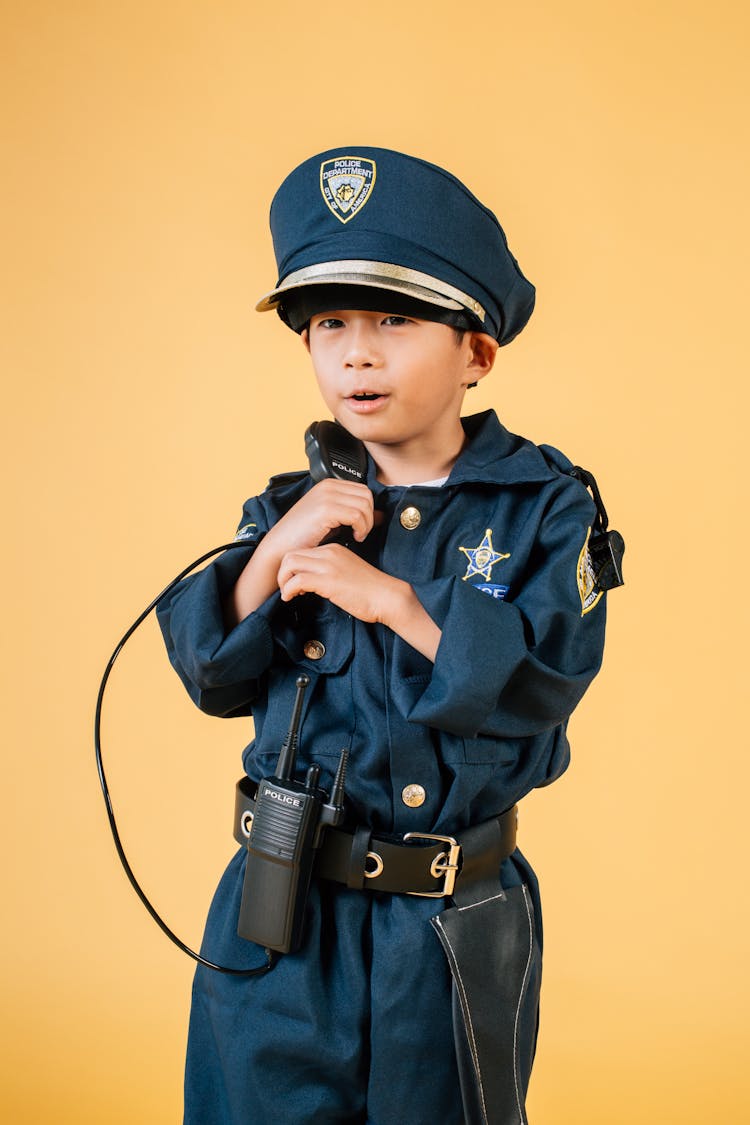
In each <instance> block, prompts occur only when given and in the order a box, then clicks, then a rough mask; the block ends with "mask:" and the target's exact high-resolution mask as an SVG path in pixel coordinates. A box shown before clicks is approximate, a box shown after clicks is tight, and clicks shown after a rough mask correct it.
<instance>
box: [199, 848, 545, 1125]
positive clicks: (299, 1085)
mask: <svg viewBox="0 0 750 1125" xmlns="http://www.w3.org/2000/svg"><path fill="white" fill-rule="evenodd" d="M243 872H244V855H243V853H242V852H239V853H238V854H237V855H236V856H235V858H234V859H233V860H232V862H231V863H230V865H229V867H228V868H227V871H226V872H225V874H224V877H223V878H222V881H221V883H220V884H219V887H218V889H217V892H216V895H215V897H214V900H213V903H212V906H211V910H210V912H209V917H208V923H207V926H206V934H205V939H204V943H203V952H204V955H205V956H207V957H209V958H210V959H212V960H215V961H219V962H220V963H222V964H225V965H233V966H238V967H243V968H244V967H251V966H254V965H260V964H262V963H263V962H264V960H265V954H264V951H263V950H262V949H261V948H260V947H258V946H254V945H253V944H251V943H249V942H246V941H244V940H243V939H241V938H239V937H238V936H237V934H236V924H237V915H238V910H239V902H240V896H241V891H242V876H243ZM444 907H445V904H444V902H443V901H442V900H430V899H421V898H414V897H410V896H403V895H387V894H374V893H370V892H363V891H357V890H349V889H348V888H346V887H344V886H341V885H339V884H334V883H328V882H323V881H321V882H320V883H317V884H313V886H312V887H311V891H310V901H309V910H308V914H309V917H308V922H307V931H306V939H305V944H304V946H303V948H302V950H301V951H300V952H298V953H295V954H288V955H286V956H282V957H280V958H279V960H278V962H277V964H276V967H275V968H274V969H272V970H271V972H269V973H267V974H266V975H265V976H261V977H255V978H244V979H243V978H240V977H232V976H228V975H223V974H220V973H217V972H215V971H213V970H210V969H205V968H203V967H201V966H199V967H198V969H197V971H196V975H195V981H194V986H193V1004H192V1010H191V1017H190V1031H189V1038H188V1052H187V1065H186V1075H185V1125H277V1123H278V1122H279V1121H283V1122H284V1123H285V1125H306V1123H309V1125H313V1123H315V1125H334V1123H337V1122H341V1123H343V1122H346V1123H347V1125H403V1122H405V1121H408V1122H409V1125H436V1123H437V1122H439V1123H440V1125H463V1122H464V1114H463V1106H462V1098H461V1090H460V1084H459V1076H458V1067H457V1063H456V1054H455V1046H454V1037H453V1016H452V985H451V974H450V969H449V966H448V962H447V960H446V957H445V954H444V953H443V950H442V948H441V945H440V942H439V940H438V938H437V935H436V934H435V932H434V930H433V927H432V926H431V925H430V923H429V918H430V917H431V916H432V915H435V914H438V913H439V912H440V911H441V910H443V909H444ZM535 1034H536V1032H535V1028H534V1038H535Z"/></svg>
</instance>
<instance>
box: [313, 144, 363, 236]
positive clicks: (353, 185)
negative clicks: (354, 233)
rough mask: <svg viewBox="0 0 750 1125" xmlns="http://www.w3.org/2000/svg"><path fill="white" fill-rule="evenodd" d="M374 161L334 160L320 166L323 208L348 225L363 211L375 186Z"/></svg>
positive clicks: (353, 158) (339, 157)
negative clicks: (324, 206)
mask: <svg viewBox="0 0 750 1125" xmlns="http://www.w3.org/2000/svg"><path fill="white" fill-rule="evenodd" d="M375 172H376V168H375V161H374V160H367V159H366V157H363V156H337V157H336V158H335V159H334V160H324V161H323V163H322V164H321V165H320V190H321V192H322V193H323V199H324V200H325V204H326V207H327V208H328V210H329V211H330V212H331V214H332V215H335V216H336V218H337V219H338V220H339V222H342V223H348V222H349V220H350V219H353V218H354V216H355V215H356V214H357V212H358V211H361V209H362V208H363V207H364V205H365V203H367V200H368V199H369V198H370V195H371V194H372V189H373V186H374V184H375Z"/></svg>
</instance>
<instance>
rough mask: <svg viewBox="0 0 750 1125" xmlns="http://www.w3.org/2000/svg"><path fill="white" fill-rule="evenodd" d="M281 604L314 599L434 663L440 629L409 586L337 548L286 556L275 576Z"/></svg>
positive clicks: (298, 552)
mask: <svg viewBox="0 0 750 1125" xmlns="http://www.w3.org/2000/svg"><path fill="white" fill-rule="evenodd" d="M277 581H278V585H279V589H280V591H281V600H282V601H285V602H288V601H291V600H292V598H296V597H298V596H299V595H300V594H317V595H318V596H319V597H321V598H326V599H327V600H328V601H330V602H333V604H334V605H337V606H338V607H339V608H340V609H343V610H344V612H345V613H350V614H351V615H352V616H353V617H357V618H358V619H359V620H360V621H370V622H379V623H380V624H382V625H387V626H388V628H390V629H392V630H393V632H394V633H398V634H399V636H401V637H403V639H404V640H405V641H407V643H408V644H410V645H411V646H412V648H415V649H416V650H417V651H418V652H421V653H422V654H423V656H426V657H427V659H428V660H432V661H434V660H435V655H436V653H437V648H438V644H439V643H440V635H441V634H440V629H439V628H438V627H437V625H436V624H435V622H434V621H433V620H432V618H431V617H430V616H429V614H428V613H427V611H426V610H425V608H424V607H423V605H422V604H421V602H420V601H419V599H418V598H417V595H416V594H415V593H414V590H413V589H412V587H411V586H410V585H409V583H408V582H403V581H402V580H401V579H400V578H394V577H393V576H392V575H390V574H384V573H383V571H382V570H378V569H377V567H374V566H371V565H370V563H367V562H365V561H364V559H360V558H359V557H358V556H357V555H355V554H353V553H352V552H351V551H349V550H347V548H346V547H342V546H340V545H338V544H333V543H331V544H328V545H326V546H323V547H313V548H310V549H307V550H301V551H290V552H289V554H287V555H285V556H284V559H283V561H282V563H281V566H280V568H279V573H278V576H277Z"/></svg>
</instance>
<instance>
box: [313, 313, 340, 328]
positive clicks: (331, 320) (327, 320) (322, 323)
mask: <svg viewBox="0 0 750 1125" xmlns="http://www.w3.org/2000/svg"><path fill="white" fill-rule="evenodd" d="M343 323H344V322H343V320H339V319H338V318H337V317H335V316H325V317H323V319H322V320H319V321H318V323H317V327H318V328H340V327H341V325H342V324H343Z"/></svg>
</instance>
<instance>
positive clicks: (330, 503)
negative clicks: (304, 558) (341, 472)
mask: <svg viewBox="0 0 750 1125" xmlns="http://www.w3.org/2000/svg"><path fill="white" fill-rule="evenodd" d="M374 522H375V510H374V505H373V499H372V493H371V492H370V490H369V488H368V487H367V485H365V484H357V483H356V482H355V481H348V480H337V479H336V478H335V477H326V479H325V480H322V481H320V482H319V483H318V484H316V485H314V486H313V488H311V489H310V491H309V492H306V493H305V495H304V496H303V497H302V498H301V499H300V500H298V501H297V503H296V504H295V505H294V507H293V508H290V509H289V511H288V512H287V513H286V515H285V516H283V517H282V518H281V519H280V520H279V522H278V523H276V524H274V526H273V527H272V528H271V529H270V531H268V533H267V534H266V535H265V536H264V537H263V539H262V540H261V541H260V543H259V544H258V547H257V549H256V550H255V552H254V554H253V556H252V558H251V559H250V561H249V562H248V564H247V566H246V567H245V569H244V570H243V572H242V574H241V575H240V576H239V578H238V579H237V582H236V584H235V586H234V589H233V590H232V591H231V593H230V595H229V596H228V597H227V599H226V601H225V603H224V618H225V624H226V627H227V628H228V629H232V628H234V626H235V625H236V624H237V622H238V621H242V620H243V619H244V618H245V617H247V616H248V614H250V613H252V612H253V611H254V610H256V609H257V608H258V607H259V606H260V605H262V604H263V602H264V601H265V600H266V598H267V597H269V596H270V595H271V594H272V593H273V591H274V590H275V589H276V576H277V574H278V571H279V567H280V566H281V561H282V559H283V558H284V557H285V556H286V555H288V554H289V552H290V551H299V550H306V549H309V548H311V547H317V545H318V544H319V543H322V541H323V540H324V539H325V538H326V536H327V535H329V534H330V533H331V532H332V531H335V530H336V529H337V528H339V527H351V529H352V531H353V534H354V538H355V539H356V540H357V542H358V543H361V542H362V541H363V539H366V538H367V536H368V535H369V533H370V531H371V530H372V526H373V523H374Z"/></svg>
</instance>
